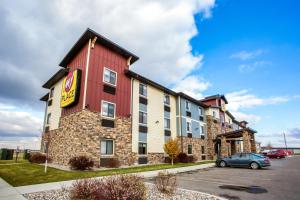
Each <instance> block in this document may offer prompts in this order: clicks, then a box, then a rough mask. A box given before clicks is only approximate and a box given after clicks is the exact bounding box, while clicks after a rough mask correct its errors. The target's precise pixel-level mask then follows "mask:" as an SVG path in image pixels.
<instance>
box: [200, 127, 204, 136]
mask: <svg viewBox="0 0 300 200" xmlns="http://www.w3.org/2000/svg"><path fill="white" fill-rule="evenodd" d="M200 135H204V127H203V126H200Z"/></svg>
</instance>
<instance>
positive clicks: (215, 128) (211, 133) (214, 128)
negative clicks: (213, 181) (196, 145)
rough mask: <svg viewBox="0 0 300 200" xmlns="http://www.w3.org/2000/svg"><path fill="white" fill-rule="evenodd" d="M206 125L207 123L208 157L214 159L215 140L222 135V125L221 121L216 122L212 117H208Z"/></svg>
mask: <svg viewBox="0 0 300 200" xmlns="http://www.w3.org/2000/svg"><path fill="white" fill-rule="evenodd" d="M215 120H217V119H215ZM206 123H207V148H206V149H207V156H208V159H214V158H216V154H215V145H214V140H215V139H216V137H217V135H218V134H220V133H221V124H220V121H219V120H217V121H216V122H214V119H213V117H212V116H210V115H207V116H206Z"/></svg>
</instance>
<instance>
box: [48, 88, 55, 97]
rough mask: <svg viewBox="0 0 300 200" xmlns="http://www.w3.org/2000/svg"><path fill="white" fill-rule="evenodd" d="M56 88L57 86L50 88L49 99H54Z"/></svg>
mask: <svg viewBox="0 0 300 200" xmlns="http://www.w3.org/2000/svg"><path fill="white" fill-rule="evenodd" d="M54 89H55V87H52V88H50V92H49V99H52V98H53V97H54Z"/></svg>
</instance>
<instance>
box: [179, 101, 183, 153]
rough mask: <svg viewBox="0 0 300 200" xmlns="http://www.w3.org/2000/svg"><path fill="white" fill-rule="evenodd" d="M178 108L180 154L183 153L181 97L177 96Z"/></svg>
mask: <svg viewBox="0 0 300 200" xmlns="http://www.w3.org/2000/svg"><path fill="white" fill-rule="evenodd" d="M178 108H179V125H180V141H181V142H180V144H181V152H183V140H182V124H181V122H182V121H181V120H182V118H181V97H180V96H179V105H178Z"/></svg>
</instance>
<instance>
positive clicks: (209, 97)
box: [200, 94, 228, 104]
mask: <svg viewBox="0 0 300 200" xmlns="http://www.w3.org/2000/svg"><path fill="white" fill-rule="evenodd" d="M220 98H221V99H223V100H224V101H225V103H226V104H228V101H227V99H226V97H225V96H224V95H220V94H216V95H212V96H208V97H205V98H204V99H201V100H200V101H201V102H205V101H208V100H212V99H220Z"/></svg>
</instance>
